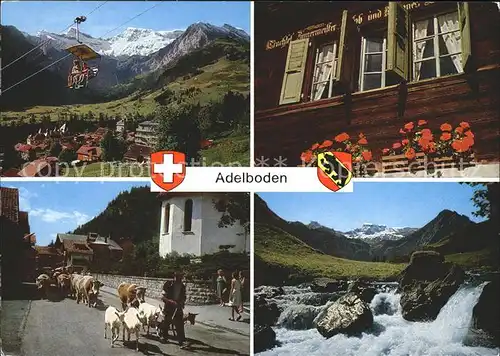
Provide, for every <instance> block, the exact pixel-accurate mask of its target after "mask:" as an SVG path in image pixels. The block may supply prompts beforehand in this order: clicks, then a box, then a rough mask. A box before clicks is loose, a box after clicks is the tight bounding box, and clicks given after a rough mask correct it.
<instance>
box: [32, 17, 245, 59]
mask: <svg viewBox="0 0 500 356" xmlns="http://www.w3.org/2000/svg"><path fill="white" fill-rule="evenodd" d="M194 28H196V29H197V30H198V31H199V32H201V33H204V34H210V35H208V37H222V36H228V37H232V38H240V39H244V40H247V41H249V40H250V36H249V35H248V34H247V33H246V32H245V31H244V30H242V29H238V28H236V27H233V26H231V25H228V24H224V25H223V26H215V25H212V24H208V23H201V22H199V23H196V24H193V25H191V26H189V27H188V29H187V30H185V31H184V30H172V31H154V30H151V29H144V28H134V27H129V28H127V29H126V30H124V31H123V32H122V33H120V34H118V35H116V36H114V37H110V38H106V39H103V38H95V37H92V36H90V35H88V34H86V33H84V32H81V31H80V34H79V35H80V37H79V39H80V42H82V43H84V44H86V45H88V46H90V47H91V48H93V49H94V50H95V51H96V52H98V53H100V54H102V55H106V56H110V57H131V56H149V55H152V54H153V53H155V52H158V51H159V50H161V49H163V48H165V47H167V46H168V45H169V44H171V43H172V42H174V41H175V40H176V39H177V38H179V37H181V36H182V35H183V34H184V35H185V34H186V33H188V32H189V34H190V36H189V37H191V36H192V35H193V31H192V30H193V29H194ZM25 36H26V38H27V39H28V40H29V41H31V42H37V43H35V44H38V43H41V42H42V41H47V43H46V44H45V45H44V47H45V49H48V48H55V49H57V50H64V49H66V48H68V47H71V46H74V45H76V44H78V42H77V39H76V29H75V28H73V27H72V28H70V29H69V30H68V31H67V32H66V33H63V34H57V33H52V32H47V31H44V30H42V31H39V32H38V33H37V34H36V35H35V36H31V35H27V34H25ZM184 37H187V36H184ZM195 37H198V38H199V35H198V36H195ZM190 42H199V41H198V40H196V39H195V40H193V39H192V38H191V41H190ZM186 47H190V46H189V45H180V46H179V51H180V52H184V51H183V48H186ZM195 47H196V46H195ZM173 57H177V55H174V56H173ZM162 64H164V63H162Z"/></svg>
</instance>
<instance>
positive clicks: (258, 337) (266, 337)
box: [253, 325, 276, 353]
mask: <svg viewBox="0 0 500 356" xmlns="http://www.w3.org/2000/svg"><path fill="white" fill-rule="evenodd" d="M275 345H276V333H275V332H274V330H273V329H272V328H271V327H270V326H262V325H254V327H253V348H254V352H255V353H258V352H262V351H266V350H269V349H272V348H273V347H274V346H275Z"/></svg>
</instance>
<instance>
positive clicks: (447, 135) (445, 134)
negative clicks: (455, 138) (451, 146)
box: [439, 132, 451, 141]
mask: <svg viewBox="0 0 500 356" xmlns="http://www.w3.org/2000/svg"><path fill="white" fill-rule="evenodd" d="M439 139H440V140H441V141H449V140H451V133H449V132H443V133H442V134H441V137H440V138H439Z"/></svg>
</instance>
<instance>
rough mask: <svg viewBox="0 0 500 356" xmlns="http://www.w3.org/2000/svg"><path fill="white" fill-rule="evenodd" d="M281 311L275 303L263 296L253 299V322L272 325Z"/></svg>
mask: <svg viewBox="0 0 500 356" xmlns="http://www.w3.org/2000/svg"><path fill="white" fill-rule="evenodd" d="M280 314H281V312H280V310H279V309H278V306H277V305H276V303H268V302H267V301H266V299H265V298H263V297H255V299H254V323H255V324H256V325H262V326H266V325H267V326H273V325H275V324H276V322H277V321H278V318H279V316H280Z"/></svg>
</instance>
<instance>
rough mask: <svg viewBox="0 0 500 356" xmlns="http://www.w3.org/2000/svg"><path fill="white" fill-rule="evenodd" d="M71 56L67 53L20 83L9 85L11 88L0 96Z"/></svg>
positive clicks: (3, 91)
mask: <svg viewBox="0 0 500 356" xmlns="http://www.w3.org/2000/svg"><path fill="white" fill-rule="evenodd" d="M72 55H73V54H72V53H69V54H68V55H66V56H64V57H62V58H59V59H58V60H57V61H55V62H52V63H51V64H49V65H48V66H45V67H43V68H42V69H40V70H39V71H37V72H35V73H33V74H31V75H30V76H28V77H26V78H24V79H23V80H21V81H19V82H17V83H16V84H14V85H11V86H10V87H8V88H7V89H5V90H2V94H3V93H5V92H6V91H7V90H10V89H12V88H14V87H16V86H18V85H19V84H21V83H23V82H25V81H26V80H28V79H30V78H32V77H34V76H35V75H37V74H38V73H40V72H43V71H44V70H45V69H47V68H49V67H52V66H53V65H54V64H56V63H58V62H60V61H62V60H63V59H66V58H68V57H69V56H72Z"/></svg>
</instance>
